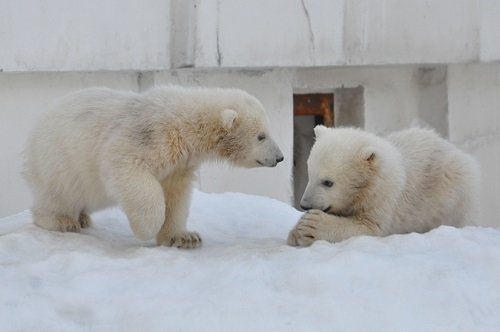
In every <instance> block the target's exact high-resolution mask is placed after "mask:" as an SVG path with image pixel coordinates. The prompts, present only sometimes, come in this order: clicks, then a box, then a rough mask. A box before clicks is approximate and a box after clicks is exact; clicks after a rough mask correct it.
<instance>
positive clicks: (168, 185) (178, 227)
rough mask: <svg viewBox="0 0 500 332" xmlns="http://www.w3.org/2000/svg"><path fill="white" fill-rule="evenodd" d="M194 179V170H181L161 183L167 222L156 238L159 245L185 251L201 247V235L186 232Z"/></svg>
mask: <svg viewBox="0 0 500 332" xmlns="http://www.w3.org/2000/svg"><path fill="white" fill-rule="evenodd" d="M193 177H194V174H193V170H191V169H186V170H179V171H176V172H173V173H172V174H170V175H169V176H167V177H166V178H165V179H164V180H163V181H162V182H161V185H162V187H163V195H164V197H165V221H164V223H163V226H162V227H161V229H160V232H159V233H158V235H157V236H156V242H157V243H158V244H159V245H164V246H170V247H177V248H184V249H191V248H197V247H199V246H201V237H200V235H199V234H198V233H196V232H190V231H187V230H186V222H187V218H188V214H189V202H190V198H191V182H192V180H193Z"/></svg>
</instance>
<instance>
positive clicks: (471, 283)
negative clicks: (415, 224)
mask: <svg viewBox="0 0 500 332" xmlns="http://www.w3.org/2000/svg"><path fill="white" fill-rule="evenodd" d="M299 216H300V213H299V212H298V211H296V210H295V209H293V208H291V207H289V206H288V205H286V204H284V203H282V202H278V201H275V200H271V199H268V198H263V197H257V196H250V195H243V194H236V193H226V194H204V193H201V192H195V194H194V197H193V203H192V208H191V215H190V220H189V224H188V225H189V228H190V229H192V230H196V231H199V232H200V234H201V235H202V237H203V241H204V242H203V247H202V248H200V249H196V250H179V249H175V248H166V247H156V246H154V243H153V242H140V241H138V240H136V239H134V237H133V236H132V233H131V231H130V229H129V226H128V223H127V221H126V218H125V216H124V215H123V214H122V213H121V212H120V211H118V210H108V211H104V212H101V213H98V214H95V215H94V216H93V219H94V225H93V227H91V228H90V229H86V230H84V231H83V233H81V234H70V233H66V234H63V233H57V232H48V231H45V230H43V229H40V228H37V227H36V226H34V225H32V224H31V216H30V214H29V212H23V213H20V214H18V215H14V216H10V217H6V218H3V219H0V276H1V286H0V329H1V330H2V331H181V330H182V331H195V330H202V331H427V330H434V331H450V330H461V331H487V330H491V331H498V330H500V315H499V314H498V313H499V312H500V282H499V281H500V230H498V229H491V228H478V227H467V228H464V229H455V228H451V227H440V228H438V229H436V230H434V231H432V232H429V233H427V234H407V235H394V236H389V237H386V238H373V237H357V238H353V239H350V240H347V241H344V242H342V243H337V244H330V243H326V242H317V243H315V244H314V245H313V246H312V247H310V248H303V249H297V248H292V247H288V246H287V245H286V243H285V239H286V237H287V234H288V231H289V230H290V229H291V228H292V227H293V225H294V224H295V222H296V221H297V220H298V218H299Z"/></svg>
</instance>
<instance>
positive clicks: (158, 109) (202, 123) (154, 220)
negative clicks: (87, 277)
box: [24, 86, 283, 248]
mask: <svg viewBox="0 0 500 332" xmlns="http://www.w3.org/2000/svg"><path fill="white" fill-rule="evenodd" d="M259 135H266V137H267V138H266V139H265V140H263V141H260V140H258V136H259ZM282 158H283V156H282V154H281V151H280V150H279V148H278V146H277V145H276V143H274V141H273V140H272V139H271V137H270V135H269V130H268V125H267V116H266V114H265V111H264V108H263V107H262V105H261V103H260V102H259V101H258V100H257V99H255V98H254V97H252V96H250V95H249V94H247V93H245V92H243V91H241V90H235V89H208V88H182V87H175V86H168V87H158V88H153V89H151V90H150V91H148V92H146V93H144V94H137V93H134V92H123V91H115V90H111V89H107V88H92V89H86V90H82V91H79V92H76V93H73V94H71V95H68V96H66V97H65V98H63V99H61V100H60V101H59V102H58V103H57V104H56V105H55V106H54V108H53V110H52V111H51V112H48V113H47V114H45V115H44V116H43V117H42V118H41V119H40V121H39V122H38V124H37V126H36V127H35V129H34V130H33V133H32V136H31V138H30V140H29V142H28V145H27V149H26V162H25V171H24V174H25V177H26V179H27V180H28V183H29V184H30V186H31V188H32V191H33V195H34V205H33V208H32V212H33V217H34V222H35V223H36V224H37V225H39V226H41V227H43V228H46V229H49V230H60V231H79V230H80V228H81V227H85V226H88V224H89V222H90V218H89V217H88V214H90V213H92V212H94V211H97V210H100V209H103V208H106V207H109V206H112V205H115V204H118V205H119V206H120V207H121V208H122V210H123V211H124V212H125V213H126V214H127V217H128V219H129V222H130V226H131V228H132V230H133V232H134V234H135V235H136V236H137V237H139V238H141V239H150V238H152V237H154V236H155V235H156V239H157V242H158V243H159V244H164V245H174V246H178V247H185V248H190V247H196V246H198V245H199V244H200V243H201V238H200V237H199V235H198V234H196V233H192V232H187V231H186V228H185V224H186V220H187V216H188V209H189V201H190V192H191V181H192V179H193V176H194V172H195V170H196V169H197V168H198V167H199V165H200V164H201V163H202V162H203V161H205V160H208V159H224V160H228V161H230V162H232V163H233V164H235V165H237V166H242V167H259V166H270V167H272V166H276V164H277V163H278V162H279V161H280V160H282Z"/></svg>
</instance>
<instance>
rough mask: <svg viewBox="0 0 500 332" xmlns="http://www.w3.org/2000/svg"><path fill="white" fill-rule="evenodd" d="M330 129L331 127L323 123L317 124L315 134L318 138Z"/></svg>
mask: <svg viewBox="0 0 500 332" xmlns="http://www.w3.org/2000/svg"><path fill="white" fill-rule="evenodd" d="M328 130H329V129H328V128H327V127H325V126H323V125H317V126H316V127H314V136H316V138H319V137H321V135H323V134H324V133H326V132H328Z"/></svg>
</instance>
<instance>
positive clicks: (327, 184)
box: [321, 180, 333, 188]
mask: <svg viewBox="0 0 500 332" xmlns="http://www.w3.org/2000/svg"><path fill="white" fill-rule="evenodd" d="M321 184H322V185H323V186H325V187H327V188H331V187H333V181H330V180H323V181H321Z"/></svg>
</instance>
